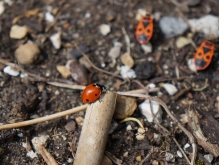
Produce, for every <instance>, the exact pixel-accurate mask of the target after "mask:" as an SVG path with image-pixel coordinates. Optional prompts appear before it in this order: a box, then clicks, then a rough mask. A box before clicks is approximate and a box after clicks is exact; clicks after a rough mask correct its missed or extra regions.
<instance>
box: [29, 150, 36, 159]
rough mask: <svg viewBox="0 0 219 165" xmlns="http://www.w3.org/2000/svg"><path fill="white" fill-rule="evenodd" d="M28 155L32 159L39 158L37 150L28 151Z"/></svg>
mask: <svg viewBox="0 0 219 165" xmlns="http://www.w3.org/2000/svg"><path fill="white" fill-rule="evenodd" d="M27 156H29V157H30V158H31V159H34V158H37V154H36V152H33V150H30V151H28V152H27Z"/></svg>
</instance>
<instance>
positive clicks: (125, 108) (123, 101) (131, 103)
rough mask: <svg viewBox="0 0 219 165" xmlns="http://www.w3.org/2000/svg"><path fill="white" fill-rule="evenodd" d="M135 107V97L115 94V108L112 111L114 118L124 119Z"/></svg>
mask: <svg viewBox="0 0 219 165" xmlns="http://www.w3.org/2000/svg"><path fill="white" fill-rule="evenodd" d="M136 108H137V102H136V99H135V98H133V97H128V96H121V95H120V96H117V99H116V109H115V112H114V116H113V117H114V118H115V119H125V118H127V117H129V116H131V115H132V114H133V113H134V112H135V110H136Z"/></svg>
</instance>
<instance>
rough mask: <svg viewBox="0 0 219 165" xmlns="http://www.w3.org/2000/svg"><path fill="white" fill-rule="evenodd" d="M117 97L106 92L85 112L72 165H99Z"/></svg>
mask: <svg viewBox="0 0 219 165" xmlns="http://www.w3.org/2000/svg"><path fill="white" fill-rule="evenodd" d="M116 97H117V95H116V94H115V93H114V92H111V91H107V92H106V93H105V94H104V95H103V98H101V101H96V102H94V103H92V104H90V105H89V106H88V108H87V110H86V115H85V118H84V123H83V127H82V131H81V135H80V140H79V143H78V148H77V153H76V157H75V161H74V165H88V164H89V165H101V164H102V160H103V155H104V150H105V147H106V142H107V138H108V134H109V129H110V124H111V121H112V118H113V114H114V110H115V106H116Z"/></svg>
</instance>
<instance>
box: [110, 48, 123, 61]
mask: <svg viewBox="0 0 219 165" xmlns="http://www.w3.org/2000/svg"><path fill="white" fill-rule="evenodd" d="M120 51H121V47H120V46H114V47H112V48H111V49H110V51H109V53H108V56H109V57H111V58H114V59H116V58H117V57H119V55H120Z"/></svg>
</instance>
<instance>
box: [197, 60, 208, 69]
mask: <svg viewBox="0 0 219 165" xmlns="http://www.w3.org/2000/svg"><path fill="white" fill-rule="evenodd" d="M206 64H207V63H206V62H205V61H204V60H203V59H196V60H195V65H196V66H198V67H200V68H203V67H205V66H206Z"/></svg>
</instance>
